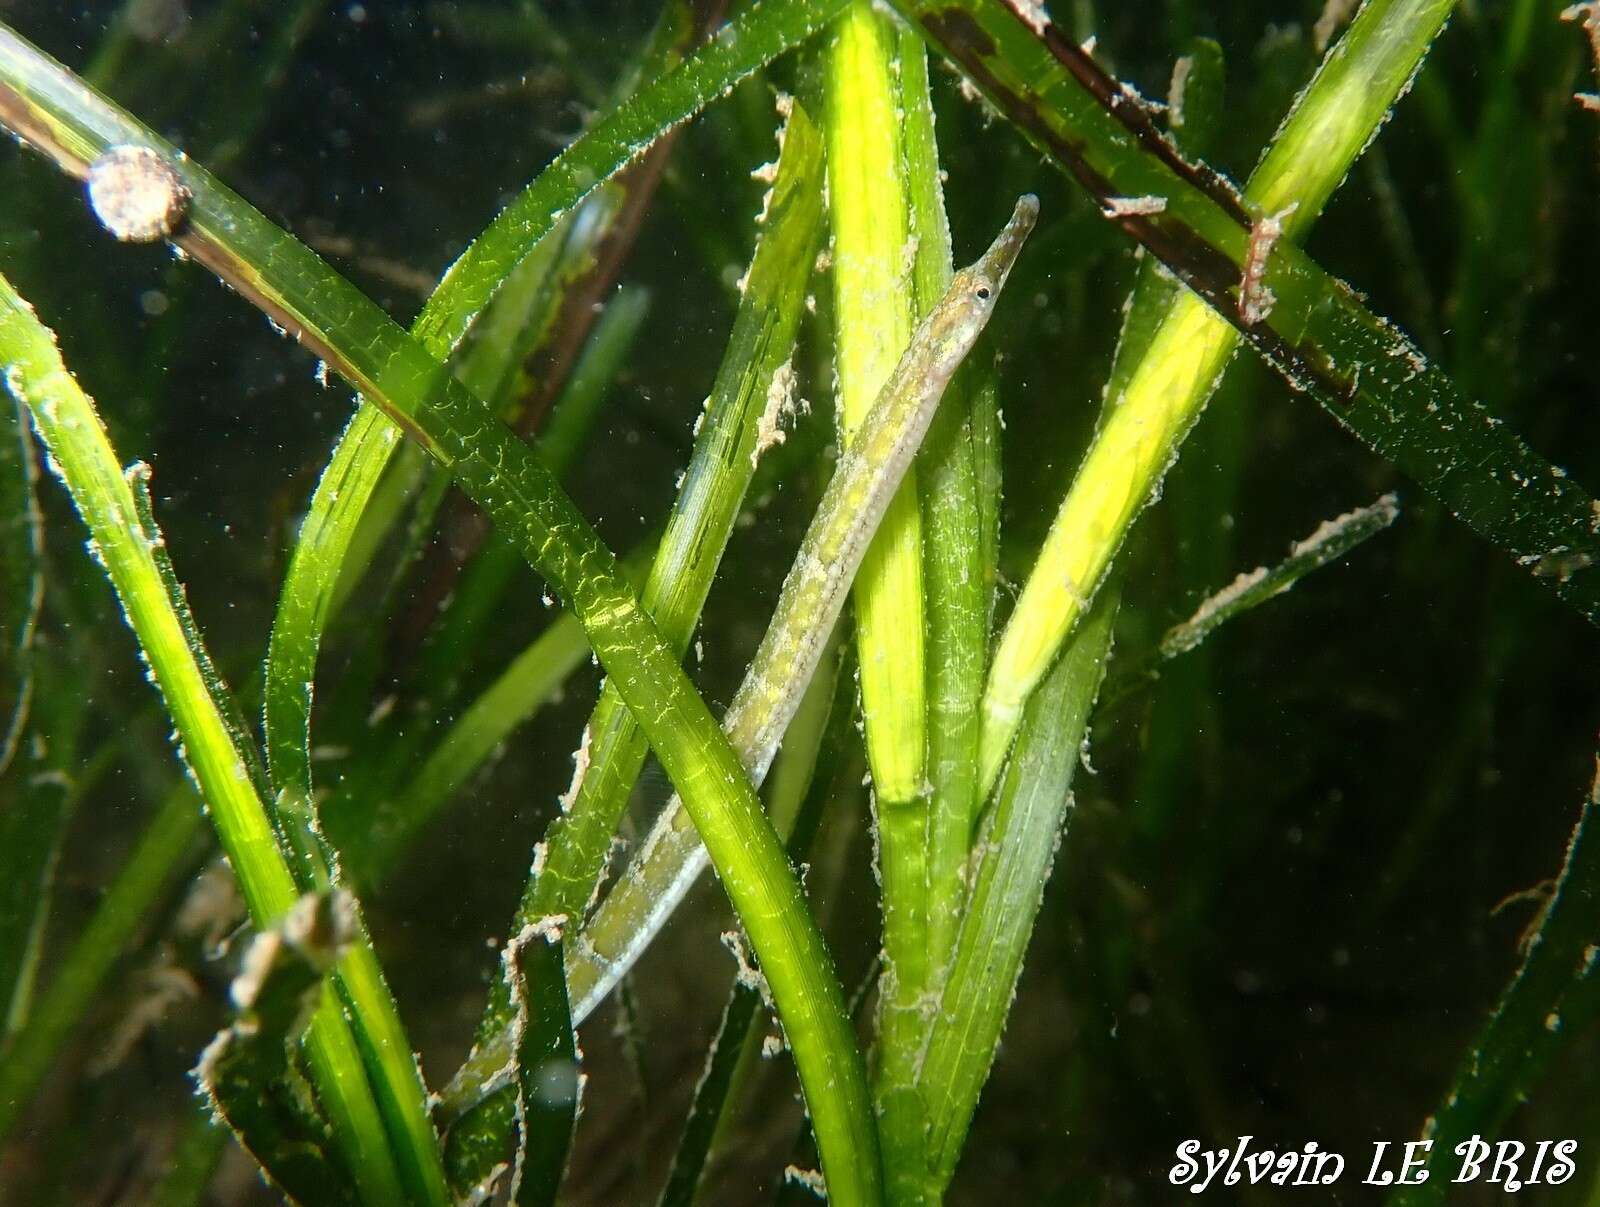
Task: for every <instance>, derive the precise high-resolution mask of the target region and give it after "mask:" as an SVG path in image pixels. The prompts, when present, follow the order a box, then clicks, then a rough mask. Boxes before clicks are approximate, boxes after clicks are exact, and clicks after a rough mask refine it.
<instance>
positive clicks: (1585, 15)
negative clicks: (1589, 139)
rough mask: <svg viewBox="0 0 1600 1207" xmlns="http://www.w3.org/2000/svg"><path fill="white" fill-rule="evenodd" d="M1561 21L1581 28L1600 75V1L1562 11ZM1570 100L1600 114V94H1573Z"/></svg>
mask: <svg viewBox="0 0 1600 1207" xmlns="http://www.w3.org/2000/svg"><path fill="white" fill-rule="evenodd" d="M1561 19H1562V20H1563V21H1575V22H1577V23H1578V24H1580V25H1582V26H1583V32H1584V33H1585V34H1586V35H1588V38H1589V53H1590V55H1591V56H1592V57H1593V59H1594V69H1595V73H1596V74H1597V75H1600V0H1588V3H1584V4H1574V5H1572V6H1571V7H1570V8H1567V9H1563V10H1562V13H1561ZM1572 99H1573V100H1575V101H1577V102H1578V104H1580V105H1582V106H1583V107H1584V108H1585V109H1587V110H1589V111H1590V112H1591V113H1600V93H1594V92H1574V93H1573V94H1572Z"/></svg>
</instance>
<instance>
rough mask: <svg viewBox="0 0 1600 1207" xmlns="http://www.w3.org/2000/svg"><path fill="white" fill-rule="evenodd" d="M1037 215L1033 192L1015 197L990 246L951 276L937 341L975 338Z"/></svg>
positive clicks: (966, 341)
mask: <svg viewBox="0 0 1600 1207" xmlns="http://www.w3.org/2000/svg"><path fill="white" fill-rule="evenodd" d="M1038 218H1039V199H1038V198H1037V197H1035V196H1034V195H1033V194H1032V193H1024V194H1023V195H1022V196H1021V197H1019V198H1018V199H1017V208H1016V209H1015V210H1014V211H1012V214H1011V220H1010V221H1009V222H1007V223H1006V225H1005V228H1004V229H1003V230H1001V232H1000V233H999V234H998V235H996V236H995V239H994V242H993V243H991V244H990V245H989V250H988V251H986V252H984V253H983V255H981V256H979V257H978V258H977V259H976V260H974V261H973V262H972V263H971V264H969V265H967V267H965V268H963V269H961V270H960V271H959V272H957V273H956V274H955V275H954V276H953V277H952V278H951V280H950V288H949V290H948V291H947V292H946V293H945V298H944V301H943V302H942V303H941V305H940V310H941V311H942V312H943V313H942V314H941V315H940V316H939V318H940V319H942V320H943V322H941V323H940V325H941V326H946V324H947V326H946V330H945V331H944V332H943V333H941V336H942V338H941V339H940V340H939V342H940V343H949V344H960V343H966V344H968V345H969V346H970V344H971V343H972V341H974V340H976V339H977V338H978V333H979V332H981V331H982V330H983V328H984V324H986V323H987V322H988V321H989V316H990V315H991V314H992V313H994V306H995V302H996V301H998V300H999V297H1000V290H1001V289H1002V288H1004V287H1005V283H1006V278H1007V277H1008V276H1010V275H1011V266H1012V265H1013V264H1015V263H1016V262H1017V256H1018V254H1019V253H1020V252H1021V251H1022V245H1023V244H1024V243H1025V242H1027V239H1028V234H1029V233H1030V232H1031V231H1032V230H1033V225H1034V223H1035V222H1036V221H1038Z"/></svg>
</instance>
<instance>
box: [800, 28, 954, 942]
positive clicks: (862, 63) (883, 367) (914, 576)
mask: <svg viewBox="0 0 1600 1207" xmlns="http://www.w3.org/2000/svg"><path fill="white" fill-rule="evenodd" d="M897 29H898V26H897V25H896V23H895V22H894V21H893V20H892V19H891V18H890V16H889V15H888V14H887V13H885V12H881V11H879V10H878V9H877V8H876V6H874V5H873V4H872V3H871V2H870V0H855V2H854V3H852V4H851V6H850V7H849V8H848V9H847V10H846V11H845V13H844V15H843V16H842V17H840V19H839V22H838V24H837V25H836V26H835V27H834V30H833V33H832V37H831V40H830V41H829V43H828V48H827V52H826V56H825V74H826V84H825V86H826V88H827V112H826V119H825V120H826V124H827V132H828V215H829V218H830V221H831V223H832V231H833V242H832V258H833V269H832V273H831V276H832V281H833V319H834V329H833V347H834V366H835V370H834V371H835V376H836V378H837V386H836V394H837V403H836V409H837V414H838V417H839V434H840V441H841V444H848V443H849V442H850V441H851V440H853V439H854V438H855V435H856V432H857V430H858V429H859V428H860V426H861V424H862V423H863V421H864V420H865V419H866V416H867V412H868V411H869V410H870V409H871V407H872V404H873V402H874V401H875V400H876V399H877V397H878V393H879V391H880V390H882V389H883V386H884V383H885V382H887V381H888V380H889V378H890V376H891V375H892V374H893V373H894V370H895V366H896V365H897V364H898V363H899V361H900V356H901V354H902V353H903V352H904V351H905V350H906V345H907V344H908V343H909V342H910V340H911V331H912V328H913V326H914V325H915V323H916V321H917V317H918V316H917V315H916V314H915V313H914V312H913V306H914V299H913V296H912V292H911V290H909V289H908V288H906V285H907V281H906V277H907V274H908V270H909V269H910V268H911V257H912V256H913V255H914V253H915V250H916V246H917V245H916V243H915V241H914V239H913V237H912V230H911V227H910V216H909V210H910V197H909V195H908V191H907V187H908V186H907V180H906V163H905V156H904V153H903V149H902V132H901V126H902V123H903V116H902V112H901V108H900V100H901V94H900V90H899V88H898V87H897V81H896V74H897V72H898V70H899V63H898V54H897V51H898V40H899V39H898V35H897ZM941 292H942V291H941ZM935 300H937V298H936V297H935V298H929V299H927V305H928V306H929V307H931V306H932V305H933V302H934V301H935ZM916 481H917V478H916V470H915V467H913V468H912V470H911V471H910V472H908V474H907V475H906V484H905V487H904V489H903V490H902V491H901V492H900V493H899V494H898V495H896V496H895V499H894V502H892V503H891V504H890V505H889V510H888V513H887V514H886V515H885V516H884V518H883V523H882V524H881V525H880V526H879V531H878V533H877V535H876V536H874V537H873V540H872V545H871V547H870V548H869V549H868V550H867V554H866V556H865V557H864V558H863V559H862V562H861V570H860V571H859V573H858V574H857V582H856V587H855V592H854V596H855V610H856V641H857V642H858V644H859V645H860V647H861V659H860V666H861V672H860V673H861V713H862V718H863V724H864V725H865V727H866V735H867V761H868V763H869V765H870V766H871V768H872V778H873V785H874V791H875V795H876V798H877V799H878V801H879V802H880V806H879V809H880V813H881V812H883V811H884V810H885V808H886V807H887V805H888V804H891V803H892V804H894V805H895V806H898V807H900V808H903V809H907V810H912V809H914V810H915V812H916V817H915V818H906V819H900V818H897V819H895V821H896V822H904V824H905V825H906V826H908V827H909V826H911V824H912V822H913V821H914V822H916V823H918V824H917V825H916V827H915V828H916V829H917V830H919V831H920V829H921V826H920V821H921V816H922V806H921V805H920V804H917V803H915V802H919V801H920V798H921V796H922V791H923V782H924V778H925V773H924V766H925V760H926V758H927V744H928V703H927V695H928V689H927V676H926V670H925V656H924V652H923V635H924V633H925V631H926V626H925V624H924V620H923V593H922V521H921V516H920V514H919V512H918V510H917V487H916ZM881 826H882V823H881V822H880V828H881ZM918 839H919V840H918V841H917V842H915V844H911V843H899V844H894V845H895V847H896V849H897V850H898V851H899V852H900V854H901V856H902V857H903V858H902V860H900V861H899V862H903V861H904V860H905V859H909V858H910V857H911V856H912V855H913V854H917V855H920V852H921V850H922V843H921V841H920V834H919V835H918ZM900 870H901V871H906V872H909V873H910V874H909V875H906V876H903V877H899V879H900V881H901V884H902V887H901V888H900V889H899V890H898V891H896V892H895V893H894V894H893V895H894V896H895V898H896V899H897V905H898V907H899V911H900V912H904V911H907V910H909V911H910V912H911V913H912V914H913V915H914V916H915V919H916V920H913V921H912V922H911V923H910V926H911V928H912V929H915V930H918V931H919V932H920V930H921V923H920V918H921V916H922V910H921V909H920V908H919V906H918V902H919V901H920V899H921V897H922V886H923V873H922V869H921V867H920V865H919V866H918V867H917V868H915V869H908V868H902V869H900ZM885 874H886V875H889V876H890V877H891V878H896V872H895V870H893V869H891V868H887V867H886V868H885Z"/></svg>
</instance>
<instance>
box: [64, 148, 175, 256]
mask: <svg viewBox="0 0 1600 1207" xmlns="http://www.w3.org/2000/svg"><path fill="white" fill-rule="evenodd" d="M88 189H89V206H90V208H91V209H93V210H94V214H95V217H96V218H98V219H100V224H101V225H102V226H104V227H105V228H106V229H107V230H108V231H110V232H111V233H112V234H113V235H115V236H116V237H117V238H118V239H121V240H123V241H124V242H127V243H153V242H155V241H156V240H157V239H165V238H167V237H168V236H170V235H172V234H175V233H176V232H177V231H178V229H179V228H180V227H181V226H182V225H183V221H184V218H185V216H186V215H187V214H188V212H189V200H190V193H189V189H188V186H187V185H185V184H184V183H183V178H182V177H180V176H179V175H178V172H177V169H176V168H174V167H173V166H172V164H171V163H170V162H168V160H167V158H166V157H165V156H163V155H162V154H161V153H160V152H158V151H153V150H151V149H150V148H149V147H131V146H124V147H112V148H111V150H109V151H107V152H106V153H105V154H103V155H101V156H100V157H99V158H98V159H96V160H95V161H94V162H93V163H91V164H90V165H89V178H88Z"/></svg>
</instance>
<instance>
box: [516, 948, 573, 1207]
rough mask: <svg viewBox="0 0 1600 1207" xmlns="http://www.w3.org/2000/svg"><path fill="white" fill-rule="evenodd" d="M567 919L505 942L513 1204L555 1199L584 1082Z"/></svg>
mask: <svg viewBox="0 0 1600 1207" xmlns="http://www.w3.org/2000/svg"><path fill="white" fill-rule="evenodd" d="M562 924H563V919H560V918H551V919H546V920H545V921H544V922H543V923H542V924H539V923H536V924H533V925H530V926H529V927H528V928H527V929H526V930H524V931H523V932H522V933H521V934H520V935H518V936H516V937H515V938H514V939H512V940H511V942H510V943H508V944H507V945H506V957H505V958H506V979H507V980H508V981H509V982H510V988H511V1000H512V1002H513V1004H514V1006H515V1009H516V1015H515V1019H516V1021H515V1023H514V1024H513V1028H514V1036H515V1043H514V1044H513V1051H514V1052H515V1054H516V1072H515V1074H514V1079H515V1084H516V1094H517V1158H516V1163H515V1165H514V1166H513V1168H512V1174H511V1202H512V1203H513V1204H515V1207H545V1205H546V1204H551V1203H554V1202H555V1201H556V1192H557V1191H558V1190H559V1189H560V1187H561V1178H562V1175H563V1174H564V1173H565V1172H566V1169H567V1154H568V1153H569V1152H571V1150H572V1133H573V1130H574V1129H575V1128H576V1126H577V1122H578V1099H579V1094H580V1093H581V1092H582V1087H583V1080H582V1075H581V1074H580V1073H579V1071H578V1061H579V1056H580V1054H579V1052H578V1044H577V1036H576V1035H575V1034H574V1033H573V1030H572V1011H571V1010H570V1009H568V1007H567V973H566V969H565V967H564V966H563V961H562V958H561V952H562V947H561V929H560V928H561V925H562Z"/></svg>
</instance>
